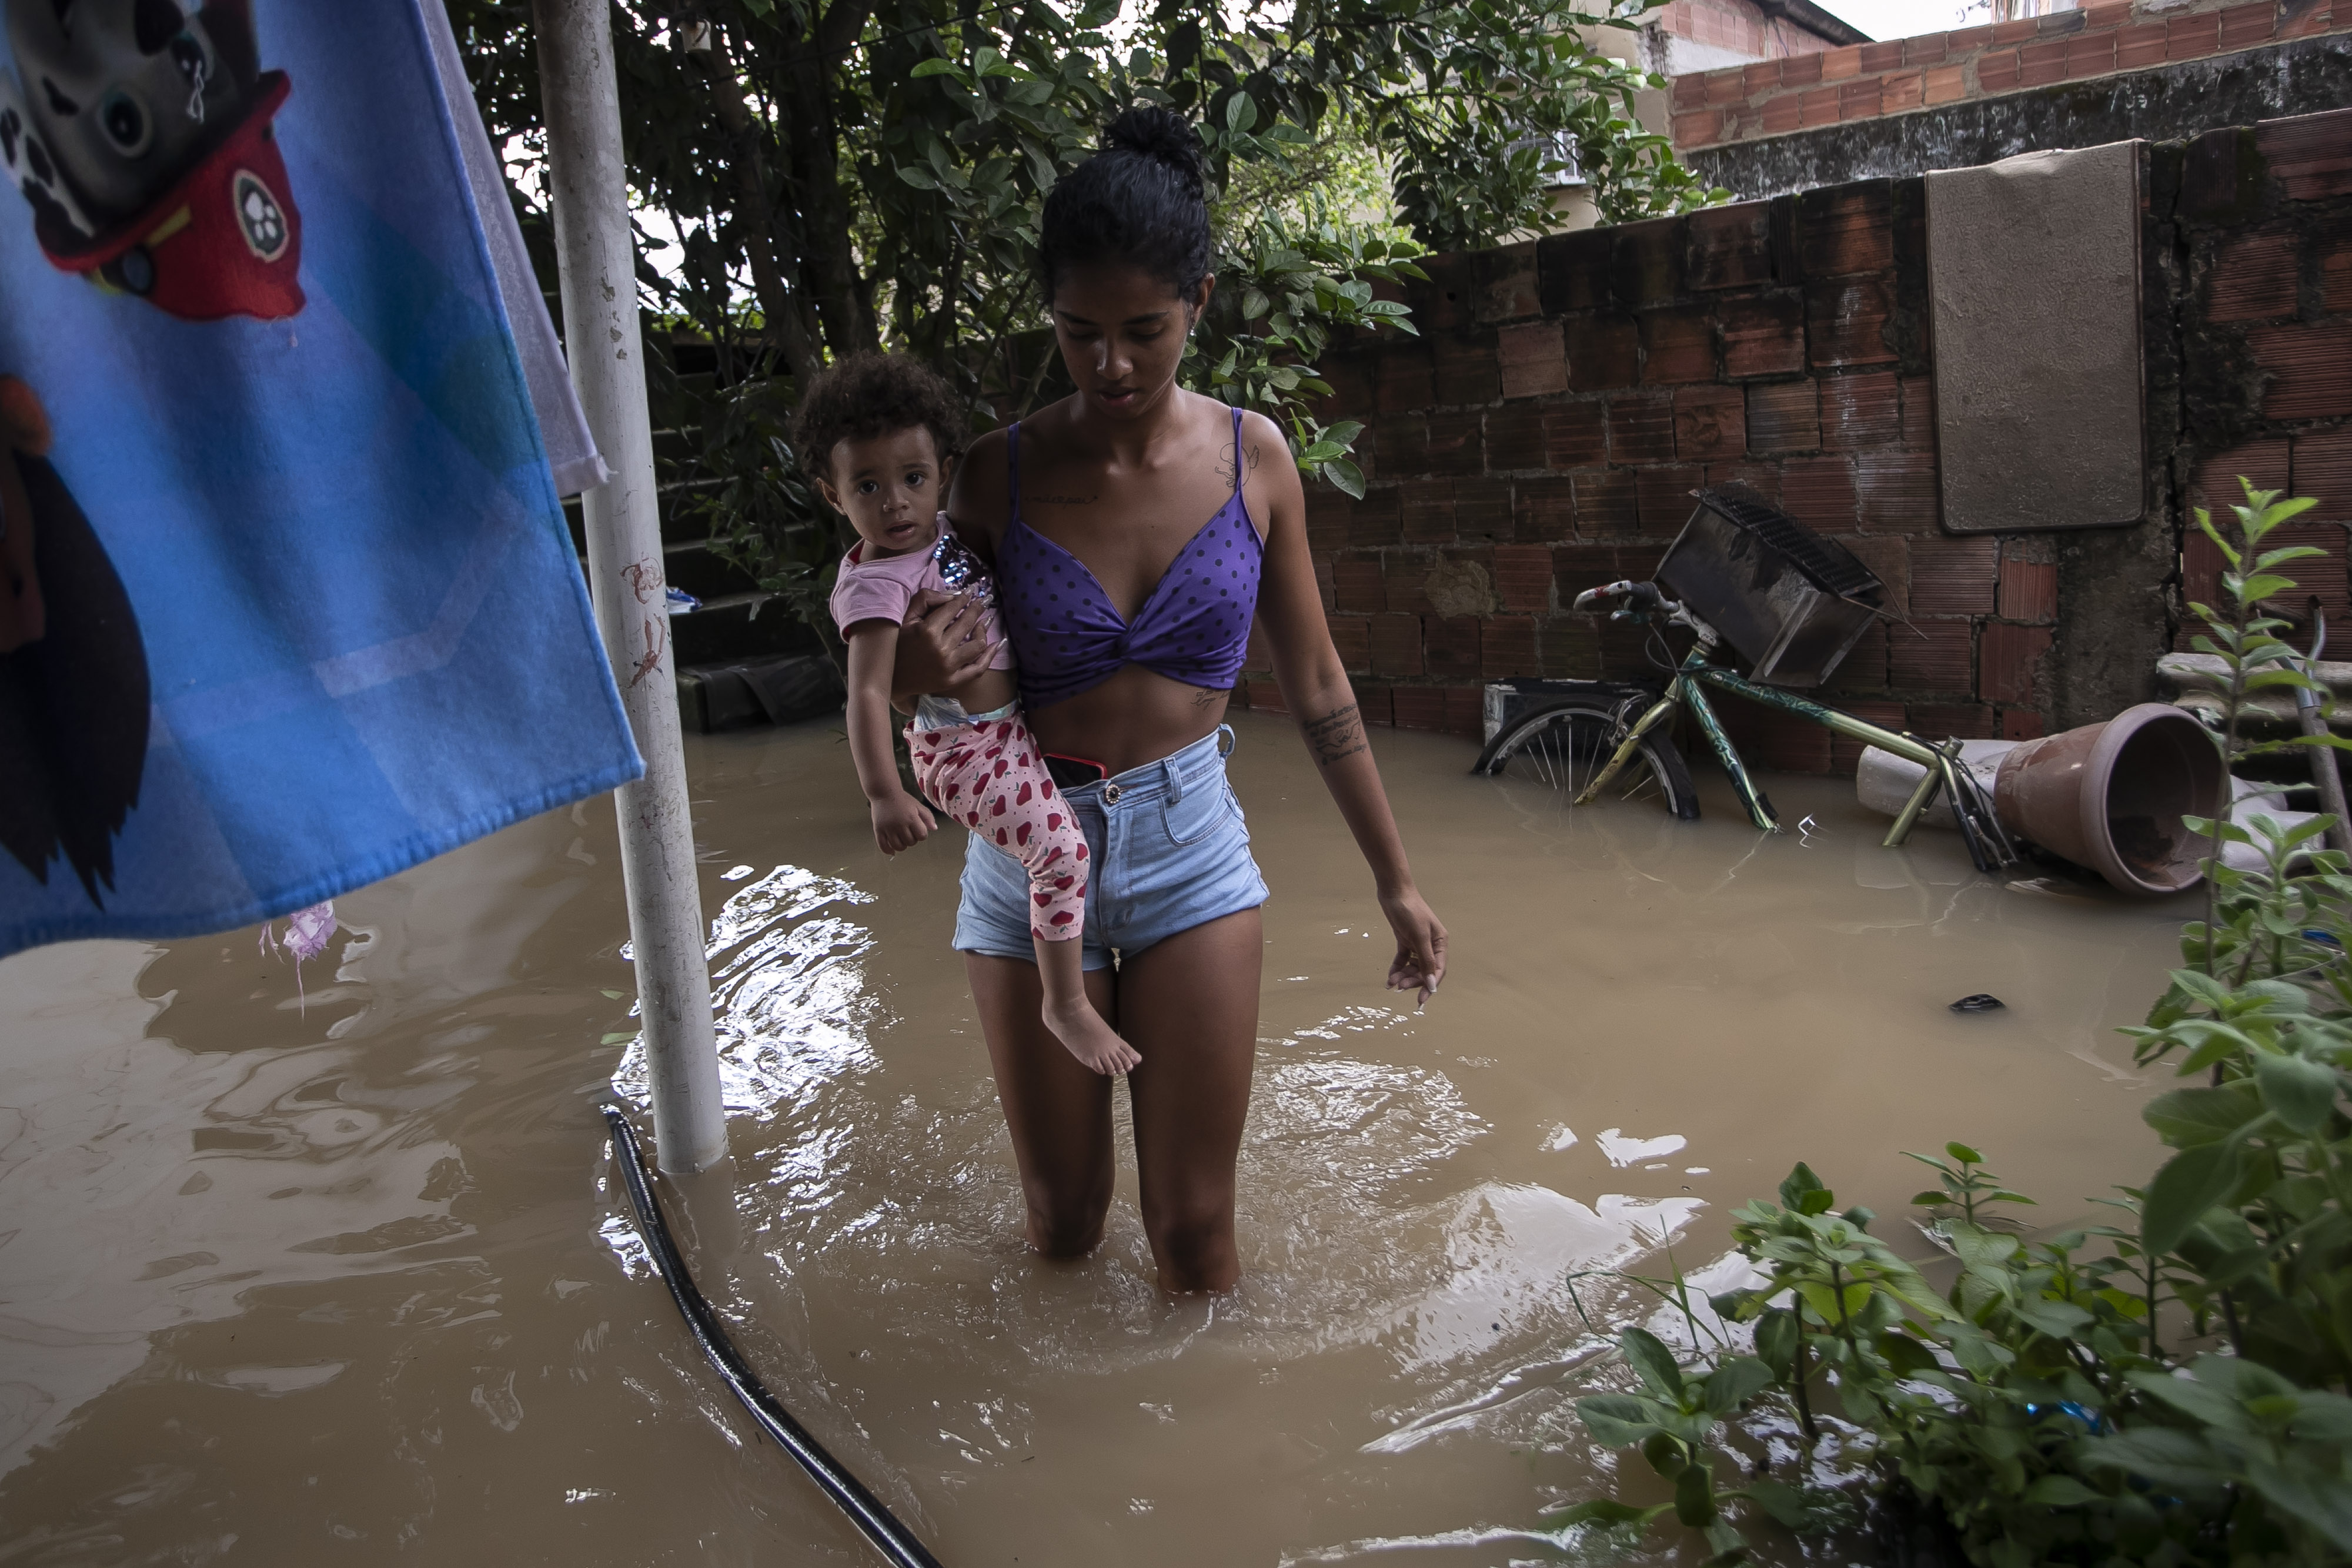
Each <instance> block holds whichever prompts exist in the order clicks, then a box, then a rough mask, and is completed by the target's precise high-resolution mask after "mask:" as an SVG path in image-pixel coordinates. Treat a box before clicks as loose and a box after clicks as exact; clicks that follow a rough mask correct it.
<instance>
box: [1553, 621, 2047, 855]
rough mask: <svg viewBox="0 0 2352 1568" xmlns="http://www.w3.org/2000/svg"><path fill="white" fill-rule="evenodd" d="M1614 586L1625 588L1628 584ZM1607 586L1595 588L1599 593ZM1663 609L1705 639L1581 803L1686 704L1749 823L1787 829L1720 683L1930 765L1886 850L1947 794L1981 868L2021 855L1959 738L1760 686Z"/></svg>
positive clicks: (1703, 628) (1700, 627) (1712, 636)
mask: <svg viewBox="0 0 2352 1568" xmlns="http://www.w3.org/2000/svg"><path fill="white" fill-rule="evenodd" d="M1612 586H1613V587H1616V588H1623V587H1626V586H1628V585H1625V584H1617V585H1612ZM1609 591H1610V590H1600V591H1596V592H1597V593H1607V592H1609ZM1589 597H1592V595H1587V596H1582V597H1580V600H1579V603H1580V604H1581V603H1582V602H1584V600H1585V598H1589ZM1661 609H1662V610H1664V611H1665V612H1667V613H1668V615H1669V618H1671V619H1674V620H1676V621H1679V622H1682V623H1683V624H1685V625H1688V626H1690V627H1692V629H1693V630H1695V631H1696V632H1698V633H1699V640H1698V642H1697V643H1696V645H1695V646H1693V647H1692V649H1691V651H1690V653H1689V654H1688V655H1687V656H1686V657H1685V658H1684V660H1683V662H1682V666H1681V667H1680V668H1679V669H1677V670H1676V671H1675V676H1674V679H1673V680H1672V681H1670V682H1669V683H1667V685H1666V690H1665V695H1663V696H1661V697H1660V698H1659V699H1658V700H1657V702H1655V703H1654V704H1653V705H1652V706H1651V707H1650V709H1649V711H1648V712H1646V713H1644V714H1643V716H1641V717H1640V718H1639V719H1638V720H1636V721H1635V722H1634V724H1633V727H1632V728H1631V729H1629V730H1628V731H1627V732H1626V735H1625V738H1624V739H1623V740H1622V742H1620V743H1619V745H1618V747H1617V750H1616V752H1615V753H1614V755H1612V757H1611V758H1609V762H1608V765H1607V766H1606V767H1604V768H1601V771H1600V772H1599V773H1597V774H1595V775H1594V776H1593V778H1592V779H1591V782H1590V783H1588V784H1587V785H1586V786H1585V787H1584V789H1583V791H1582V792H1581V793H1580V794H1579V795H1578V796H1577V797H1576V800H1575V802H1574V804H1576V805H1579V806H1583V805H1589V804H1591V801H1592V800H1595V799H1597V798H1598V797H1599V795H1600V793H1601V790H1602V789H1605V788H1607V787H1608V785H1609V783H1610V781H1611V780H1612V779H1615V778H1616V777H1617V774H1618V772H1619V770H1620V769H1622V768H1623V767H1624V766H1625V764H1626V763H1627V762H1629V761H1631V760H1632V759H1633V753H1634V751H1635V750H1636V749H1637V748H1638V747H1639V746H1640V744H1641V741H1642V737H1644V736H1646V735H1648V734H1649V733H1650V732H1651V731H1652V730H1654V729H1656V728H1657V727H1659V726H1660V725H1662V724H1664V723H1666V722H1667V721H1668V720H1669V719H1671V718H1672V717H1673V716H1674V715H1675V710H1676V709H1677V708H1688V709H1689V710H1690V713H1691V716H1692V717H1693V718H1695V719H1696V720H1697V721H1698V727H1699V730H1700V733H1702V734H1703V735H1705V736H1706V743H1707V746H1708V747H1709V748H1710V749H1712V750H1713V751H1714V753H1715V756H1716V759H1717V761H1719V762H1721V763H1722V764H1723V770H1724V772H1725V773H1727V775H1729V776H1730V779H1731V787H1732V789H1733V791H1734V792H1735V793H1737V794H1738V797H1739V803H1740V804H1741V805H1742V806H1743V807H1745V808H1746V809H1747V811H1748V821H1752V822H1754V823H1755V824H1756V826H1757V827H1758V828H1759V830H1761V831H1765V832H1768V833H1777V832H1780V831H1781V827H1780V818H1779V817H1778V816H1777V815H1776V814H1775V813H1774V812H1773V810H1772V805H1771V802H1770V801H1769V800H1766V799H1765V798H1764V793H1763V791H1762V790H1760V789H1757V788H1756V785H1755V782H1754V780H1752V779H1749V778H1748V765H1747V764H1746V763H1745V762H1743V761H1742V760H1741V759H1740V756H1739V752H1738V748H1737V747H1734V746H1733V745H1732V744H1731V737H1729V736H1727V735H1726V734H1725V733H1724V731H1723V724H1722V721H1721V720H1719V719H1717V717H1716V715H1715V709H1714V707H1713V706H1711V705H1710V704H1709V703H1708V701H1707V698H1706V691H1705V689H1704V688H1706V687H1707V686H1716V687H1718V688H1720V689H1721V690H1724V691H1727V692H1730V693H1732V694H1733V695H1738V696H1743V697H1746V698H1747V699H1748V701H1750V702H1757V703H1761V704H1763V705H1764V706H1767V707H1776V708H1779V709H1780V711H1782V712H1783V713H1792V714H1795V715H1796V716H1798V717H1800V718H1805V719H1811V721H1812V722H1813V723H1815V724H1818V725H1821V726H1822V727H1826V728H1828V729H1831V730H1833V731H1835V732H1836V733H1837V734H1840V735H1843V736H1846V737H1851V738H1853V739H1854V740H1859V741H1861V742H1862V743H1863V744H1864V745H1866V746H1875V747H1878V748H1879V749H1881V750H1883V751H1888V752H1892V753H1893V754H1894V755H1895V756H1897V757H1900V758H1904V759H1906V761H1910V762H1915V763H1916V764H1918V765H1919V766H1920V767H1921V768H1924V769H1926V772H1925V773H1924V774H1923V775H1922V776H1921V778H1920V779H1919V787H1918V788H1917V789H1915V790H1913V791H1912V793H1911V799H1910V800H1908V801H1907V802H1906V804H1905V805H1904V808H1903V812H1902V815H1900V816H1898V817H1896V818H1895V826H1894V827H1893V829H1892V830H1891V831H1888V833H1887V835H1886V841H1885V846H1886V847H1887V848H1888V849H1895V848H1897V847H1899V846H1900V845H1901V844H1902V843H1903V841H1905V840H1906V839H1907V838H1909V837H1910V835H1911V830H1912V828H1913V827H1915V826H1916V824H1917V823H1918V821H1919V816H1920V813H1921V812H1923V811H1925V810H1927V808H1928V806H1929V805H1931V804H1932V803H1933V802H1934V800H1935V799H1936V797H1937V795H1938V794H1939V793H1941V794H1944V795H1945V796H1946V797H1947V799H1948V800H1950V802H1951V806H1952V814H1953V817H1954V819H1955V820H1956V821H1957V822H1958V826H1959V829H1960V835H1961V837H1962V838H1963V839H1965V840H1966V841H1967V842H1968V846H1969V858H1970V859H1971V860H1972V861H1974V862H1976V865H1977V869H1978V870H1979V871H1991V870H1992V869H1994V867H1995V866H1996V865H2005V864H2008V863H2011V862H2013V861H2014V860H2015V859H2016V858H2017V857H2016V852H2015V851H2014V850H2013V849H2012V848H2011V845H2010V843H2009V841H2008V837H2007V835H2006V834H2005V833H2003V832H2002V831H2001V830H2000V824H1999V822H1998V821H1994V820H1993V817H1992V813H1991V812H1990V810H1984V809H1983V807H1982V803H1981V790H1980V789H1978V787H1977V786H1976V784H1975V781H1974V779H1971V778H1969V776H1968V775H1967V774H1966V773H1965V772H1964V771H1963V769H1962V767H1961V764H1960V761H1959V755H1960V743H1959V742H1958V741H1957V740H1949V741H1946V742H1945V743H1944V744H1943V745H1941V746H1937V745H1932V744H1930V743H1929V742H1927V741H1925V740H1922V739H1920V738H1919V737H1916V736H1912V735H1901V734H1897V733H1896V732H1895V731H1894V730H1891V729H1882V728H1880V727H1878V726H1877V725H1874V724H1871V723H1868V722H1866V721H1864V720H1862V719H1858V718H1856V717H1854V716H1853V715H1852V714H1845V713H1840V712H1839V711H1838V710H1837V709H1835V708H1832V707H1824V706H1822V705H1821V704H1820V703H1817V702H1813V701H1811V700H1810V699H1809V698H1805V697H1801V696H1798V695H1795V694H1794V693H1792V692H1785V691H1782V690H1780V688H1778V687H1776V686H1765V685H1757V684H1756V683H1755V682H1753V681H1751V680H1748V678H1747V677H1746V676H1744V675H1741V674H1738V672H1737V671H1734V670H1728V669H1725V668H1724V667H1723V666H1721V665H1719V664H1710V663H1708V661H1707V655H1708V654H1709V653H1712V652H1713V651H1714V648H1715V644H1716V642H1717V634H1716V632H1715V629H1714V628H1713V627H1711V626H1708V625H1706V623H1705V622H1701V621H1699V620H1698V619H1697V618H1696V617H1695V616H1691V615H1689V614H1687V613H1686V612H1683V611H1682V610H1681V608H1680V607H1679V606H1675V605H1671V604H1663V605H1662V606H1661ZM1619 613H1620V614H1621V615H1623V616H1625V618H1627V619H1637V618H1643V617H1642V612H1619Z"/></svg>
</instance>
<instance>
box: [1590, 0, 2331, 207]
mask: <svg viewBox="0 0 2352 1568" xmlns="http://www.w3.org/2000/svg"><path fill="white" fill-rule="evenodd" d="M1990 3H1992V4H1996V5H2000V4H2030V3H2032V0H1990ZM2344 4H2346V5H2352V0H2344ZM1583 32H1584V41H1585V42H1586V43H1587V44H1589V45H1590V46H1591V47H1592V48H1594V49H1595V50H1597V51H1598V52H1599V53H1601V54H1602V55H1605V56H1607V57H1610V58H1611V59H1617V60H1622V61H1624V62H1625V63H1626V64H1627V65H1630V66H1637V67H1639V68H1642V69H1643V70H1646V71H1652V72H1654V73H1656V74H1657V75H1658V76H1660V77H1663V78H1667V79H1669V80H1671V79H1673V78H1676V77H1682V76H1689V75H1693V74H1695V73H1697V72H1702V71H1712V70H1717V69H1721V68H1727V67H1728V68H1738V67H1744V66H1747V65H1749V64H1752V63H1755V62H1759V61H1765V62H1773V61H1779V60H1781V59H1785V58H1792V57H1802V56H1806V55H1818V54H1821V53H1822V52H1824V51H1826V50H1829V49H1834V48H1838V47H1851V46H1859V45H1863V44H1867V43H1869V42H1870V35H1869V34H1867V33H1864V31H1862V30H1861V29H1860V28H1859V27H1856V26H1853V24H1852V23H1850V22H1845V21H1842V20H1840V19H1839V18H1838V17H1836V16H1832V15H1830V13H1828V12H1827V11H1824V10H1823V9H1822V8H1821V7H1820V6H1819V5H1814V4H1813V0H1672V3H1671V4H1669V5H1666V6H1664V8H1663V9H1661V10H1660V11H1658V12H1657V13H1656V14H1655V15H1654V16H1651V17H1650V18H1649V20H1647V21H1645V22H1643V24H1642V26H1641V27H1640V29H1639V30H1637V31H1634V32H1627V31H1626V30H1625V29H1623V28H1622V27H1588V28H1585V29H1583ZM1635 110H1636V112H1637V114H1638V117H1639V118H1640V120H1641V122H1642V126H1643V129H1644V130H1647V131H1655V132H1657V133H1658V134H1659V135H1661V136H1664V135H1666V134H1668V132H1669V131H1670V130H1671V128H1672V125H1673V115H1674V111H1673V109H1672V107H1671V105H1670V103H1669V100H1668V98H1667V94H1666V91H1665V90H1664V89H1659V90H1657V91H1653V92H1645V93H1642V94H1640V95H1638V96H1637V99H1636V101H1635ZM1555 151H1556V152H1557V153H1558V154H1559V157H1560V158H1561V159H1562V160H1564V161H1565V162H1567V164H1568V168H1567V170H1566V171H1565V172H1563V173H1562V174H1561V175H1560V178H1559V184H1558V185H1557V186H1556V187H1555V188H1554V190H1553V192H1552V210H1553V211H1554V212H1555V213H1556V214H1559V217H1560V220H1561V224H1562V226H1563V227H1566V228H1570V229H1584V228H1591V226H1592V225H1594V224H1596V223H1598V222H1599V221H1600V214H1598V213H1597V212H1596V211H1594V209H1593V205H1592V199H1591V195H1590V194H1588V193H1587V192H1586V190H1585V182H1584V176H1583V175H1582V174H1581V173H1580V172H1579V171H1578V170H1577V167H1576V150H1575V148H1574V147H1572V146H1570V145H1567V144H1566V143H1565V142H1564V141H1563V143H1562V145H1561V146H1559V147H1558V148H1557V149H1555Z"/></svg>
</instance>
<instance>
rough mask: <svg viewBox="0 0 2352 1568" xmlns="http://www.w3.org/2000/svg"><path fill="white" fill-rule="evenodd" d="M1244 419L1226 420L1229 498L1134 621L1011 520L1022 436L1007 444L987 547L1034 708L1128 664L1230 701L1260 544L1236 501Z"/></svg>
mask: <svg viewBox="0 0 2352 1568" xmlns="http://www.w3.org/2000/svg"><path fill="white" fill-rule="evenodd" d="M1241 455H1242V411H1241V410H1239V409H1235V410H1234V493H1233V497H1232V498H1231V499H1229V500H1228V501H1226V502H1225V504H1224V505H1223V506H1222V507H1218V508H1217V515H1216V516H1215V517H1211V518H1210V519H1209V520H1208V521H1207V522H1206V523H1204V524H1202V528H1201V531H1200V532H1199V533H1196V534H1194V535H1193V536H1192V538H1191V539H1190V540H1189V541H1187V542H1186V544H1185V546H1184V548H1183V549H1181V550H1179V551H1178V552H1177V554H1176V559H1174V560H1173V561H1171V563H1170V564H1169V567H1168V570H1167V573H1166V574H1165V575H1164V576H1162V577H1161V578H1160V584H1159V586H1158V587H1156V588H1154V589H1153V590H1152V591H1151V597H1150V598H1149V599H1147V600H1145V601H1143V607H1142V608H1141V609H1139V610H1138V611H1137V612H1135V619H1134V620H1133V621H1122V620H1120V619H1119V614H1118V610H1117V609H1115V608H1114V607H1113V606H1112V604H1111V601H1110V595H1109V594H1108V592H1106V591H1104V589H1103V585H1102V584H1101V583H1100V582H1099V581H1097V580H1096V578H1095V574H1094V573H1093V572H1091V571H1089V570H1087V567H1086V564H1085V563H1084V562H1083V561H1081V560H1079V559H1078V558H1077V557H1076V556H1074V555H1072V554H1071V553H1070V552H1069V551H1068V550H1066V549H1063V548H1062V547H1061V546H1060V545H1057V544H1055V542H1054V541H1053V540H1052V539H1049V538H1045V536H1044V535H1043V534H1040V533H1038V532H1037V531H1036V530H1035V529H1034V528H1030V527H1029V525H1028V524H1027V523H1025V522H1024V521H1023V520H1022V518H1021V426H1020V425H1019V424H1017V423H1016V424H1014V425H1013V429H1012V432H1011V434H1010V435H1009V436H1008V437H1007V440H1006V457H1007V462H1008V464H1009V466H1010V467H1011V470H1012V490H1013V519H1012V522H1011V524H1010V526H1008V527H1007V528H1005V530H1004V538H1003V540H1002V541H1001V542H999V544H998V545H997V547H996V600H997V605H998V608H999V610H1000V611H1001V612H1002V613H1003V618H1004V626H1005V630H1006V631H1007V632H1009V633H1010V634H1011V636H1012V641H1013V650H1014V652H1016V653H1019V655H1020V657H1021V701H1022V704H1023V706H1025V707H1028V708H1030V709H1032V710H1034V709H1037V708H1041V707H1045V706H1049V705H1051V704H1054V703H1057V702H1062V701H1065V700H1066V699H1067V698H1070V697H1074V696H1076V695H1078V694H1079V693H1081V692H1085V691H1091V690H1092V689H1093V688H1095V687H1096V686H1098V685H1102V684H1103V682H1105V681H1107V680H1108V679H1110V678H1111V676H1113V675H1115V674H1118V672H1119V671H1120V670H1121V669H1122V668H1124V667H1125V666H1126V665H1129V664H1141V665H1142V666H1143V667H1144V668H1145V669H1147V670H1150V671H1152V672H1154V673H1156V674H1162V675H1165V676H1167V677H1168V678H1169V679H1170V680H1171V681H1181V682H1183V683H1184V684H1185V685H1188V686H1205V687H1211V688H1213V689H1215V690H1218V691H1231V690H1232V689H1233V687H1234V682H1235V681H1236V680H1237V679H1239V678H1240V675H1241V669H1242V661H1243V660H1244V658H1245V657H1246V656H1247V655H1248V653H1249V632H1250V619H1251V617H1252V616H1253V615H1254V614H1255V612H1256V610H1257V585H1258V570H1259V568H1260V566H1261V565H1262V564H1263V561H1264V558H1265V541H1264V540H1262V539H1260V538H1258V535H1257V528H1255V526H1254V525H1253V524H1252V523H1251V522H1250V517H1249V507H1248V506H1247V504H1246V503H1245V502H1244V500H1243V499H1242V490H1241V482H1240V476H1241V475H1242V473H1243V466H1242V462H1241Z"/></svg>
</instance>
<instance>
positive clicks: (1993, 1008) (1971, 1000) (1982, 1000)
mask: <svg viewBox="0 0 2352 1568" xmlns="http://www.w3.org/2000/svg"><path fill="white" fill-rule="evenodd" d="M2008 1005H2009V1004H2008V1003H2006V1002H2004V1001H2002V1000H2001V999H2000V998H1999V997H1996V996H1994V995H1993V994H1992V993H1991V992H1990V991H1979V992H1977V993H1976V994H1975V995H1974V996H1968V997H1962V998H1960V999H1959V1000H1958V1001H1957V1002H1954V1003H1953V1004H1952V1011H1954V1012H1956V1013H1990V1012H1999V1011H2000V1009H2002V1008H2004V1007H2007V1006H2008Z"/></svg>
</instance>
